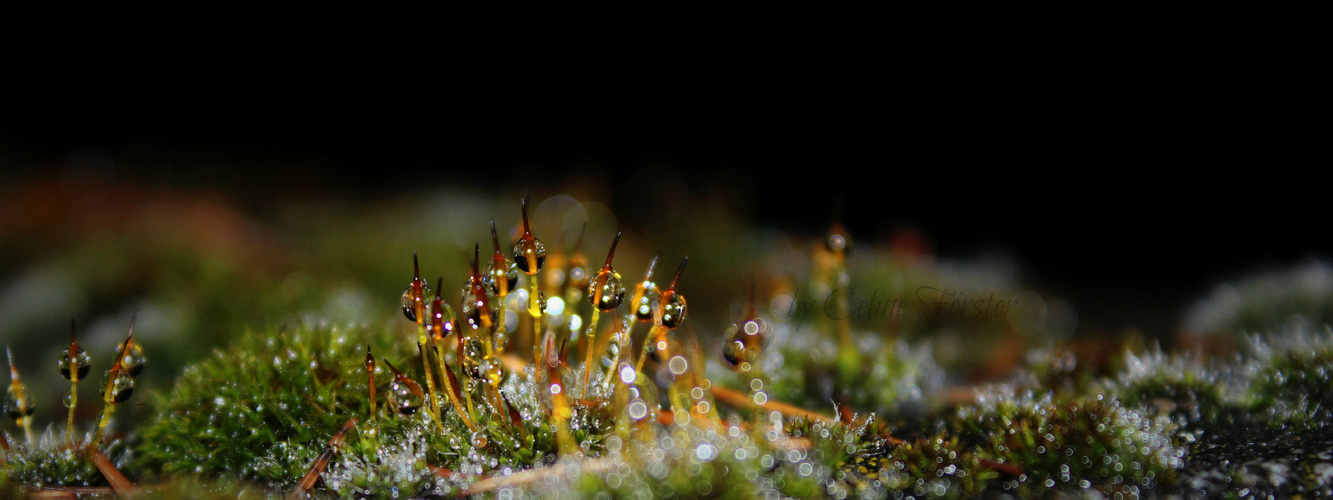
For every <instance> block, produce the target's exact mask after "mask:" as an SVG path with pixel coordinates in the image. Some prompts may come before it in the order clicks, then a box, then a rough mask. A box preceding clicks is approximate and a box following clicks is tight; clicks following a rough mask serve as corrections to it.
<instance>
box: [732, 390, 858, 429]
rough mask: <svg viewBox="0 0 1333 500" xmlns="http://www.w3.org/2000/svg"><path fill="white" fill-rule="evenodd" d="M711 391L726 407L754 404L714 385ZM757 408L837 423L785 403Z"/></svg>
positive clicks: (740, 395)
mask: <svg viewBox="0 0 1333 500" xmlns="http://www.w3.org/2000/svg"><path fill="white" fill-rule="evenodd" d="M712 391H713V397H714V398H716V399H717V400H718V402H721V403H726V404H728V405H731V406H735V407H740V408H744V407H747V406H750V405H752V404H754V401H753V400H751V399H750V398H749V397H748V396H746V395H744V394H741V393H739V392H736V391H733V390H731V389H727V388H725V387H719V386H716V385H714V386H713V389H712ZM759 407H761V408H763V409H765V410H773V411H776V412H778V413H781V414H783V415H786V416H788V417H803V418H808V419H810V420H816V421H820V422H829V423H832V422H837V419H834V418H833V417H830V416H827V415H822V414H819V413H815V412H813V411H810V410H807V409H805V408H800V407H797V406H793V405H789V404H787V403H782V402H778V401H772V400H770V401H768V402H767V403H764V404H762V405H759Z"/></svg>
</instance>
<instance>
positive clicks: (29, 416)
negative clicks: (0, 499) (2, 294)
mask: <svg viewBox="0 0 1333 500" xmlns="http://www.w3.org/2000/svg"><path fill="white" fill-rule="evenodd" d="M6 351H7V352H6V354H7V355H8V357H9V377H10V382H9V389H8V391H7V392H6V394H5V399H4V411H5V414H6V415H7V416H9V418H11V419H13V420H14V424H15V426H16V427H18V428H19V429H21V432H22V436H23V439H18V438H17V437H11V436H10V435H9V434H8V433H0V448H3V449H4V454H3V456H2V457H0V460H2V462H0V492H8V493H10V494H14V493H16V492H15V491H14V490H20V489H30V488H31V489H36V490H42V489H52V488H54V489H60V488H63V487H71V486H73V487H91V489H90V490H88V491H92V492H102V491H105V492H108V493H109V492H112V491H114V492H116V493H120V494H125V493H127V492H129V491H130V489H131V488H132V486H131V484H130V482H129V480H128V479H127V478H126V477H125V476H124V474H122V473H121V471H120V468H123V467H125V466H127V465H128V464H129V462H130V457H131V455H132V454H131V453H130V450H129V447H128V446H127V443H126V438H125V436H124V435H121V434H108V433H107V429H108V427H109V425H110V423H111V419H112V415H113V414H114V413H115V411H116V407H117V406H119V405H121V404H123V403H125V401H127V400H129V398H130V395H131V394H132V393H133V392H134V386H135V379H136V378H137V377H138V376H139V374H140V373H142V371H143V368H144V363H145V361H146V358H145V357H144V354H143V349H142V348H140V347H139V345H138V344H136V343H135V342H134V320H131V321H130V330H129V335H128V336H126V337H125V341H124V342H121V343H120V344H119V345H118V346H117V347H116V353H115V354H116V357H115V358H114V359H113V361H112V363H111V367H110V368H109V369H107V371H106V373H105V374H104V375H103V376H102V381H101V383H100V384H99V387H100V388H101V403H102V405H103V407H102V411H101V414H100V415H99V417H98V419H97V423H96V425H95V426H93V427H92V428H91V429H89V431H88V432H86V433H83V434H80V433H78V432H76V431H75V422H74V413H75V409H76V408H77V406H78V385H79V381H80V380H82V379H84V378H86V377H87V376H88V373H89V371H90V370H91V369H92V357H91V356H89V355H88V353H87V352H85V351H84V350H83V348H82V347H80V346H79V343H78V341H77V339H76V338H75V332H74V322H73V321H72V320H71V321H70V339H69V347H68V348H67V349H65V350H64V351H62V352H61V353H60V357H59V358H58V359H57V360H56V367H57V369H58V370H59V371H60V375H61V376H62V377H64V378H65V379H66V380H69V382H70V388H69V393H68V394H67V395H66V396H65V406H67V407H68V408H69V415H68V418H67V420H66V425H65V428H64V433H63V435H62V434H60V433H59V431H57V430H54V429H52V428H47V430H46V431H45V432H43V433H42V434H41V436H40V437H39V438H37V439H34V438H33V430H32V422H33V415H34V414H35V413H36V411H37V408H36V406H35V405H34V404H33V399H32V394H30V393H29V392H28V390H27V388H26V387H25V386H24V384H23V380H22V378H21V377H20V375H19V371H18V369H17V368H15V366H14V353H13V352H12V351H10V350H8V349H6ZM99 487H104V488H99ZM80 491H82V490H80Z"/></svg>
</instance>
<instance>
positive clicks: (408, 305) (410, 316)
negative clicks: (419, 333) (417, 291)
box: [402, 285, 417, 321]
mask: <svg viewBox="0 0 1333 500" xmlns="http://www.w3.org/2000/svg"><path fill="white" fill-rule="evenodd" d="M402 302H403V316H406V317H407V320H408V321H416V320H417V315H416V313H414V312H413V311H412V309H413V308H415V307H416V305H415V301H414V300H413V299H412V285H408V286H407V290H403V301H402Z"/></svg>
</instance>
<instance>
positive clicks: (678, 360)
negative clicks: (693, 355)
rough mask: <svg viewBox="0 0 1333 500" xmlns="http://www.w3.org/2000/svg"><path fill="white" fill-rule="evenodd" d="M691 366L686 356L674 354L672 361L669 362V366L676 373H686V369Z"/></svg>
mask: <svg viewBox="0 0 1333 500" xmlns="http://www.w3.org/2000/svg"><path fill="white" fill-rule="evenodd" d="M689 367H690V362H689V361H685V357H684V356H672V357H671V361H668V362H667V368H670V369H671V373H673V374H676V375H680V374H682V373H685V369H687V368H689Z"/></svg>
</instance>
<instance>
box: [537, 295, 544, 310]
mask: <svg viewBox="0 0 1333 500" xmlns="http://www.w3.org/2000/svg"><path fill="white" fill-rule="evenodd" d="M537 309H538V310H540V311H545V310H546V292H543V291H538V292H537Z"/></svg>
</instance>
